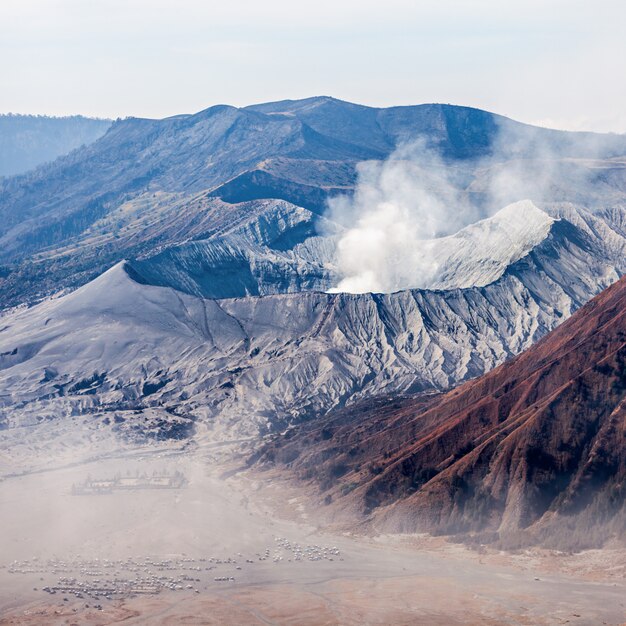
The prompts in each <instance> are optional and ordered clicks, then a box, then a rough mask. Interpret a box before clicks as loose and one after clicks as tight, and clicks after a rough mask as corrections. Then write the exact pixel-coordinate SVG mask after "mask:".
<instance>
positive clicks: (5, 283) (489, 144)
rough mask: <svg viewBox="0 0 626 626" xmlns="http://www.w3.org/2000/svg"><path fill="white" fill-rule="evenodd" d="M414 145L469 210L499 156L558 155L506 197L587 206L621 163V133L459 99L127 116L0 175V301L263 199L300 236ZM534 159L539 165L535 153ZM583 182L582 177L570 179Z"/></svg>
mask: <svg viewBox="0 0 626 626" xmlns="http://www.w3.org/2000/svg"><path fill="white" fill-rule="evenodd" d="M503 134H504V135H506V137H507V140H506V142H501V141H499V138H500V137H502V136H503ZM415 140H419V141H420V142H421V143H422V144H423V145H424V146H425V147H427V148H431V149H433V150H436V151H437V153H438V154H440V155H441V158H442V159H444V161H445V162H446V163H448V164H450V165H451V166H453V167H454V169H455V172H456V178H457V184H458V186H459V189H460V190H461V191H462V192H463V193H464V194H466V195H467V198H468V201H469V202H472V203H475V204H478V205H482V204H485V203H488V202H489V193H488V188H489V180H490V176H492V175H494V173H497V169H498V165H499V164H500V163H501V161H502V160H505V161H506V160H509V159H530V158H536V157H537V155H540V156H542V155H545V152H546V151H549V152H550V153H552V154H556V155H559V158H560V159H562V161H561V162H560V164H559V167H560V168H561V169H562V170H563V171H559V172H558V173H555V181H554V182H555V184H554V185H553V186H552V188H551V189H550V192H549V193H547V194H544V195H545V196H546V197H533V196H532V195H529V194H528V193H521V191H522V190H517V191H520V193H515V194H513V195H512V196H511V197H510V198H508V200H510V201H515V200H520V199H522V198H525V197H530V198H531V199H532V200H534V201H536V202H540V201H544V200H545V201H563V200H570V201H574V202H577V203H578V204H580V205H582V206H586V207H590V205H591V204H594V205H598V204H600V205H601V206H602V207H606V206H607V202H609V201H610V202H613V203H616V202H620V201H621V200H623V195H624V190H625V188H626V187H625V185H624V178H625V176H624V164H623V162H622V161H620V160H619V159H617V160H616V157H619V156H622V155H624V154H626V138H624V137H623V136H617V135H594V134H589V133H566V132H560V131H551V130H547V129H540V128H535V127H531V126H527V125H524V124H519V123H517V122H514V121H512V120H509V119H507V118H503V117H501V116H497V115H493V114H491V113H487V112H485V111H480V110H477V109H470V108H466V107H456V106H450V105H419V106H410V107H392V108H388V109H375V108H370V107H364V106H359V105H354V104H350V103H346V102H341V101H339V100H335V99H333V98H326V97H320V98H311V99H308V100H301V101H286V102H279V103H270V104H264V105H257V106H252V107H247V108H242V109H237V108H235V107H230V106H225V105H221V106H215V107H211V108H209V109H206V110H205V111H201V112H199V113H196V114H194V115H180V116H176V117H173V118H167V119H163V120H147V119H135V118H130V119H126V120H121V121H118V122H115V123H114V124H113V125H112V126H111V128H110V129H109V130H108V132H107V133H106V134H105V135H104V136H103V137H102V138H100V139H99V140H98V141H96V142H95V143H93V144H91V145H89V146H86V147H84V148H82V149H79V150H76V151H74V152H73V153H72V154H70V155H67V156H65V157H62V158H60V159H58V160H56V161H55V162H54V163H51V164H48V165H45V166H42V167H40V168H38V169H37V170H35V171H33V172H29V173H28V174H25V175H22V176H17V177H13V178H9V179H4V180H2V181H0V305H1V306H2V307H3V308H6V307H7V306H12V305H16V304H19V303H22V302H26V301H27V302H33V301H36V300H38V299H40V298H41V297H44V296H46V295H49V294H51V293H53V292H55V291H57V290H58V289H59V288H64V287H67V288H75V287H77V286H79V285H82V284H85V283H87V282H88V281H89V280H92V279H93V278H94V277H95V276H97V275H99V274H100V273H102V272H103V271H104V270H106V269H107V268H108V267H110V266H111V265H113V264H114V263H116V262H118V261H120V260H121V259H124V258H136V257H142V256H152V255H153V254H154V251H155V249H157V250H160V249H161V248H163V247H170V246H173V245H176V244H179V243H181V242H184V241H187V240H190V239H192V240H204V239H206V238H208V237H210V236H212V235H213V234H214V230H215V224H220V223H223V222H225V221H227V220H229V219H230V220H232V219H242V218H243V219H245V215H246V214H247V213H248V212H250V211H254V207H255V204H256V202H257V201H259V200H263V199H279V200H284V201H287V202H289V203H290V204H293V205H296V206H299V207H302V208H305V209H307V210H309V211H310V212H311V216H310V219H309V222H310V224H308V225H305V224H302V225H301V228H300V231H299V232H296V231H291V236H292V238H293V237H295V236H296V235H298V236H299V237H300V241H302V240H304V239H305V238H307V237H308V236H309V235H310V232H311V231H312V230H313V229H314V228H315V227H316V221H317V219H318V217H317V216H318V215H319V214H320V213H323V211H324V208H325V202H326V199H327V198H328V197H329V196H333V195H337V194H340V193H346V192H347V193H349V192H350V191H351V190H352V189H353V187H354V183H355V176H356V174H355V168H356V165H357V164H358V163H359V162H361V161H363V160H366V159H383V158H386V157H387V156H388V155H389V154H391V153H392V152H393V151H394V149H395V148H396V147H397V146H398V145H399V144H402V143H403V142H407V141H415ZM496 146H497V148H496ZM494 152H495V153H497V154H494ZM492 157H493V159H494V162H492V163H490V165H489V167H486V168H485V161H484V159H485V158H492ZM590 159H593V160H594V161H590ZM598 159H599V160H600V162H601V167H598ZM477 160H480V163H478V162H477ZM537 168H539V169H540V170H542V171H543V170H545V164H544V163H543V161H542V159H541V158H539V159H538V160H537ZM582 178H585V179H589V178H591V179H593V181H592V184H591V185H585V186H584V187H582V188H581V185H580V183H579V182H577V181H580V180H581V179H582ZM570 179H572V181H573V182H574V185H573V187H574V189H571V188H570V187H572V186H571V185H570V184H567V185H566V189H565V194H563V193H562V191H563V190H562V189H560V188H559V186H558V182H559V181H568V183H569V180H570ZM574 190H575V191H574ZM592 190H593V191H592ZM598 194H599V195H600V197H598ZM220 199H221V200H222V201H223V202H222V201H220ZM501 206H503V204H501V205H500V206H498V207H492V209H494V208H501ZM233 207H234V208H233ZM235 216H236V217H235ZM291 243H292V244H295V243H297V242H296V241H292V242H291ZM280 245H284V242H283V244H280ZM224 295H231V294H224Z"/></svg>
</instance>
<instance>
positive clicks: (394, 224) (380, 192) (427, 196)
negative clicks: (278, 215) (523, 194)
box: [329, 144, 482, 293]
mask: <svg viewBox="0 0 626 626" xmlns="http://www.w3.org/2000/svg"><path fill="white" fill-rule="evenodd" d="M455 175H460V172H457V171H455V170H454V168H451V167H450V165H449V164H448V165H447V167H446V166H444V164H443V163H442V162H441V160H440V159H439V157H438V156H437V155H436V154H435V153H434V152H433V151H432V150H428V149H425V148H424V147H423V145H421V144H411V145H410V146H403V147H401V148H399V149H398V150H396V151H395V152H394V153H393V154H392V155H391V157H390V158H389V159H388V160H386V161H366V162H363V163H360V164H359V165H358V167H357V176H358V179H357V185H356V189H355V193H354V196H353V197H352V198H348V197H345V196H342V197H339V198H334V199H332V200H331V201H330V205H329V210H330V212H329V215H330V217H331V218H332V219H333V220H335V221H337V222H339V223H340V224H344V225H346V224H351V226H348V227H347V229H346V230H345V232H344V233H343V234H342V236H341V237H340V240H339V242H338V245H337V257H336V263H337V267H338V269H339V274H340V276H341V277H342V278H341V280H340V282H339V283H338V285H337V287H336V288H334V289H332V290H331V291H332V292H341V291H347V292H351V293H365V292H392V291H399V290H401V289H407V288H409V287H420V286H425V285H427V284H429V283H430V282H431V281H432V280H433V278H434V277H435V275H436V274H437V269H438V267H437V263H436V262H435V261H434V260H433V259H432V258H429V256H428V254H427V253H426V251H425V249H424V245H423V244H424V240H428V239H433V238H435V237H441V236H443V235H448V234H451V233H454V232H456V231H458V230H459V229H460V228H462V227H463V226H465V225H467V224H469V223H471V222H473V221H476V220H477V219H480V217H482V215H481V214H480V212H479V210H478V209H477V208H476V207H472V206H470V204H469V203H468V202H467V201H466V198H465V197H463V195H462V193H461V192H460V191H459V188H458V186H457V184H455V181H454V177H455Z"/></svg>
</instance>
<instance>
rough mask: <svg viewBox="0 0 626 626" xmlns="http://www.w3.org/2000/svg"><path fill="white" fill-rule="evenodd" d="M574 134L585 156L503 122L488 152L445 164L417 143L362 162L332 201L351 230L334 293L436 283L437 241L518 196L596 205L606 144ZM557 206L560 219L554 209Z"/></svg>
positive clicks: (540, 202)
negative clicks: (349, 188) (598, 162)
mask: <svg viewBox="0 0 626 626" xmlns="http://www.w3.org/2000/svg"><path fill="white" fill-rule="evenodd" d="M571 141H573V140H571ZM577 141H578V143H579V145H580V146H583V148H582V149H580V148H579V150H578V151H579V152H580V153H581V154H584V155H585V156H584V158H568V157H567V153H568V150H569V149H570V145H569V144H568V143H567V142H562V143H561V144H558V143H556V144H555V143H554V141H553V139H551V138H550V136H549V135H542V134H541V131H540V130H539V129H536V131H535V132H533V131H529V130H528V128H527V127H521V128H520V127H517V126H515V125H513V126H510V125H509V126H507V125H504V126H500V127H499V129H498V133H497V135H496V136H495V137H494V140H493V144H492V145H491V147H490V154H489V155H488V156H485V157H483V158H482V159H478V160H474V161H463V160H449V161H445V162H444V161H443V160H442V158H441V157H440V155H439V154H438V153H437V152H436V151H435V150H434V149H432V148H430V147H428V146H426V144H425V143H424V142H422V141H417V142H413V143H410V144H405V145H402V146H400V147H399V148H398V149H396V150H395V152H393V154H391V156H390V157H389V158H388V159H387V160H385V161H365V162H363V163H360V164H359V165H358V166H357V183H356V187H355V191H354V194H353V195H352V196H351V197H348V196H340V197H336V198H333V199H331V200H330V201H329V206H328V212H327V217H329V218H330V219H331V220H332V221H333V222H335V223H338V224H339V225H341V226H343V227H344V229H345V230H344V231H343V232H342V234H341V235H340V237H339V241H338V243H337V249H336V257H335V264H336V268H337V274H338V276H339V280H338V283H337V286H336V287H334V288H333V289H331V290H329V291H330V292H333V293H336V292H350V293H367V292H375V293H389V292H394V291H400V290H404V289H410V288H428V287H433V286H436V285H437V284H438V282H440V281H439V279H440V270H441V267H440V264H441V263H442V262H443V260H442V259H441V258H436V255H432V254H431V252H432V251H433V250H434V249H435V247H436V246H435V244H434V242H433V241H432V240H433V239H435V238H440V237H443V236H446V235H451V234H453V233H456V232H458V231H459V230H460V229H462V228H464V227H465V226H468V225H469V224H472V223H474V222H476V221H478V220H481V219H484V218H487V217H490V216H491V215H493V214H494V213H495V212H496V211H499V210H500V209H502V208H503V207H505V206H506V205H509V204H511V203H514V202H517V201H520V200H524V199H530V200H532V202H534V203H535V204H536V205H537V206H539V207H541V208H542V209H545V208H547V207H548V205H550V204H551V205H552V206H553V207H554V206H555V204H556V203H561V204H562V203H563V201H565V200H569V201H573V202H575V203H579V204H580V203H581V202H582V203H584V206H585V208H587V209H591V210H594V209H595V208H598V207H600V206H601V205H602V204H603V203H604V202H605V201H606V198H605V197H603V196H602V192H601V185H599V184H598V178H597V174H595V173H594V167H595V166H594V165H593V159H594V157H595V156H596V153H597V154H601V144H600V143H599V139H597V138H595V137H594V136H588V137H587V136H586V137H584V138H577ZM524 206H525V205H524V204H523V203H521V204H520V205H519V209H520V210H525V209H524ZM553 213H554V214H555V215H556V216H557V217H558V209H556V210H555V211H554V212H553ZM504 227H505V228H506V225H504ZM429 240H430V241H429ZM512 243H513V245H517V242H512Z"/></svg>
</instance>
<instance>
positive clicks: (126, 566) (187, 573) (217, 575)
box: [3, 537, 343, 607]
mask: <svg viewBox="0 0 626 626" xmlns="http://www.w3.org/2000/svg"><path fill="white" fill-rule="evenodd" d="M322 560H325V561H334V560H341V561H342V560H343V557H342V556H341V552H340V551H339V549H338V548H337V547H336V546H321V545H306V546H304V545H301V544H299V543H295V542H291V541H289V540H288V539H286V538H285V537H277V538H275V544H274V546H273V547H272V546H268V547H266V548H265V549H264V550H260V551H258V552H256V553H254V554H253V555H249V556H246V557H244V555H243V554H242V553H241V552H238V553H237V554H236V555H234V556H231V557H227V558H219V557H201V558H192V557H188V556H167V557H151V556H147V557H140V556H137V557H128V558H127V559H118V560H115V559H97V558H96V559H90V560H85V559H59V558H53V559H47V560H44V559H39V558H37V557H33V558H32V559H26V560H22V561H17V560H16V561H13V562H12V563H11V564H9V565H8V566H3V567H6V568H7V571H8V572H9V573H10V574H22V575H35V576H37V577H38V580H39V581H40V582H47V581H46V579H50V578H51V577H52V578H53V579H56V580H53V581H52V580H51V581H50V582H48V583H47V584H45V585H44V586H41V587H35V588H34V589H35V590H41V591H44V592H46V593H48V594H51V595H56V594H60V595H61V596H63V600H65V601H67V600H68V598H69V597H73V598H80V599H89V600H90V601H100V600H113V599H115V598H122V597H130V596H135V595H146V594H148V595H153V594H158V593H160V592H162V591H183V590H185V591H192V592H195V593H200V588H201V586H202V585H204V586H206V585H208V584H210V582H211V581H212V582H214V583H215V582H219V583H235V582H236V581H237V578H236V574H239V573H243V572H244V568H249V567H253V566H254V564H255V563H260V562H263V561H271V562H274V563H277V564H278V563H281V562H289V563H295V562H306V561H322ZM208 572H211V574H210V575H207V573H208ZM93 606H94V607H95V606H96V605H93Z"/></svg>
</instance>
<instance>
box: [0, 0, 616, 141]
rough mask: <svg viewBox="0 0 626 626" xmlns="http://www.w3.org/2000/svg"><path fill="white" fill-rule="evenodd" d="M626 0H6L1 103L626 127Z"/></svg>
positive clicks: (3, 108) (106, 112)
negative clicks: (277, 109) (294, 106)
mask: <svg viewBox="0 0 626 626" xmlns="http://www.w3.org/2000/svg"><path fill="white" fill-rule="evenodd" d="M625 24H626V2H624V1H623V0H594V1H593V2H592V1H591V0H585V1H579V0H525V1H523V2H518V1H516V0H512V1H509V0H463V1H462V0H436V1H431V0H426V1H420V0H411V1H405V0H377V1H375V2H374V1H370V0H316V1H314V2H309V1H308V0H305V1H297V0H291V1H289V2H287V1H285V0H221V1H219V2H215V1H214V0H0V59H1V63H0V112H9V111H12V112H16V113H47V114H55V115H62V114H69V113H83V114H87V115H95V116H103V117H117V116H121V117H124V116H127V115H135V116H144V117H164V116H167V115H174V114H176V113H183V112H194V111H198V110H200V109H204V108H206V107H208V106H210V105H212V104H217V103H228V104H234V105H245V104H251V103H254V102H262V101H268V100H279V99H284V98H302V97H307V96H311V95H332V96H335V97H337V98H341V99H344V100H350V101H353V102H360V103H364V104H371V105H377V106H389V105H396V104H417V103H422V102H450V103H453V104H465V105H471V106H477V107H480V108H484V109H488V110H492V111H496V112H498V113H502V114H504V115H508V116H510V117H513V118H516V119H519V120H522V121H527V122H534V123H540V124H545V125H551V126H555V127H559V128H570V129H576V130H578V129H591V130H603V131H604V130H610V131H616V132H626V80H624V76H625V74H626V67H625V66H626V36H625V34H624V32H623V31H624V27H625Z"/></svg>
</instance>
